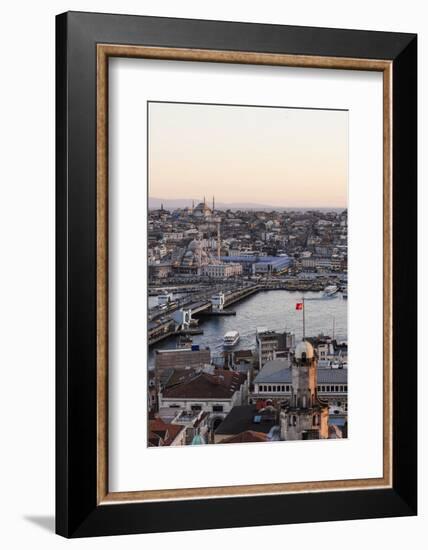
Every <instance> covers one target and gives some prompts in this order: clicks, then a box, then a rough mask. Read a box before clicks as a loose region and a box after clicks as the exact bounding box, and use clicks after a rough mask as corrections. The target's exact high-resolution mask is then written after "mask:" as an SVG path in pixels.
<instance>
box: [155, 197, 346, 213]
mask: <svg viewBox="0 0 428 550" xmlns="http://www.w3.org/2000/svg"><path fill="white" fill-rule="evenodd" d="M201 200H202V199H159V198H156V197H150V198H149V208H150V210H156V209H158V208H160V207H161V205H163V207H164V208H165V210H175V209H177V208H186V207H190V206H192V203H193V202H194V203H195V206H196V205H197V204H198V203H199V202H201ZM207 205H208V206H211V205H212V201H211V200H207ZM215 207H216V208H218V209H219V210H267V211H269V210H277V211H280V210H325V211H330V210H333V211H334V210H344V208H337V207H322V208H319V207H316V206H314V207H311V206H304V207H300V206H272V205H269V204H257V203H253V202H231V203H222V202H216V203H215Z"/></svg>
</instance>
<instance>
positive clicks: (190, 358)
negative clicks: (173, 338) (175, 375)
mask: <svg viewBox="0 0 428 550" xmlns="http://www.w3.org/2000/svg"><path fill="white" fill-rule="evenodd" d="M209 363H211V352H210V350H209V349H200V348H199V346H194V347H193V348H191V349H188V348H178V349H162V350H160V349H158V350H156V352H155V369H156V370H161V369H170V368H175V369H185V368H189V367H193V368H195V367H203V366H204V365H208V364H209Z"/></svg>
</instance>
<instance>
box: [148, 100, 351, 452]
mask: <svg viewBox="0 0 428 550" xmlns="http://www.w3.org/2000/svg"><path fill="white" fill-rule="evenodd" d="M164 106H165V107H166V110H167V114H168V117H169V120H170V115H171V110H170V109H171V105H170V104H155V107H156V109H159V108H160V111H159V113H160V116H159V117H157V116H156V113H157V112H158V111H153V113H152V114H151V116H150V127H149V130H150V129H151V127H152V126H154V128H155V130H156V131H157V132H158V133H159V134H161V132H160V130H163V133H165V132H171V131H172V132H173V130H170V126H171V124H170V122H169V125H168V126H166V125H165V126H164V127H162V124H163V122H162V120H163V119H162V117H165V113H164V111H163V107H164ZM183 107H184V112H185V114H186V116H187V118H186V120H187V121H188V122H187V126H188V127H191V126H192V111H189V109H191V106H189V105H188V104H185V105H184V106H183ZM198 107H199V106H198ZM180 108H181V105H174V109H179V110H180ZM256 109H257V108H256ZM253 111H255V109H254V108H253V109H252V111H251V112H249V113H248V114H247V116H248V118H249V120H250V122H253V119H252V112H253ZM295 111H298V110H294V111H293V116H294V117H295V118H296V122H295V123H298V122H299V114H300V112H295ZM189 113H190V116H189ZM316 114H318V113H317V112H316ZM322 114H323V116H324V115H325V113H324V112H323V113H322ZM327 114H331V115H333V113H327ZM182 115H183V113H181V112H180V114H179V115H176V116H177V117H178V118H179V117H180V116H182ZM216 115H217V113H216ZM304 115H305V116H308V115H307V113H306V112H305V113H304ZM174 116H175V113H174ZM209 116H211V113H210V115H209ZM240 116H242V108H241V113H240ZM257 116H258V117H259V113H257ZM197 117H198V124H200V117H201V111H200V110H198V112H197ZM165 118H166V117H165ZM189 119H190V121H189ZM232 119H233V117H232ZM272 120H273V119H272ZM287 120H288V123H289V124H290V120H289V119H287ZM326 120H330V119H329V118H328V117H327V119H326ZM256 122H257V124H258V125H259V126H260V128H262V129H263V130H265V127H264V126H263V124H265V122H264V121H263V120H262V119H260V118H259V119H257V121H256ZM256 122H254V125H255V126H256ZM330 122H331V124H330V127H334V119H333V118H331V120H330ZM277 123H278V122H277V117H275V122H274V123H273V122H269V120H268V122H266V124H268V125H269V124H277ZM215 124H218V125H219V128H222V129H223V128H224V127H225V126H226V125H230V124H231V122H230V117H229V116H228V118H227V120H226V118H222V116H221V114H219V116H216V122H215ZM317 124H319V123H318V122H317ZM338 127H339V126H338ZM343 127H344V125H343V121H342V119H340V129H339V130H338V135H339V134H340V132H342V129H343ZM257 129H258V127H257V128H256V130H257ZM215 130H216V128H213V126H212V124H211V127H210V135H211V134H212V133H214V134H215V133H216V132H215ZM188 131H189V130H188ZM229 133H230V132H229ZM149 135H150V139H151V143H150V147H151V155H152V156H151V157H150V160H149V162H151V159H152V157H153V158H154V157H155V155H156V154H159V156H160V154H161V153H162V154H166V153H167V152H168V151H163V150H162V147H165V146H166V145H165V143H168V142H169V147H171V143H175V141H174V140H178V137H177V136H174V135H173V136H171V135H169V136H168V137H167V139H165V140H161V141H159V146H158V147H159V151H157V150H156V147H157V145H156V135H155V132H153V134H152V132H149ZM152 135H153V136H154V137H153V139H152ZM182 138H183V134H182V133H181V139H182ZM201 141H202V142H203V140H201ZM207 141H208V143H207ZM177 142H178V141H177ZM207 146H208V147H209V137H207V140H205V143H204V145H203V147H204V149H203V150H202V149H201V151H202V152H201V153H199V154H200V155H205V154H206V153H205V148H206V147H207ZM227 146H229V144H225V147H227ZM177 147H178V146H177ZM238 149H239V147H238ZM192 152H193V154H195V155H196V156H198V147H197V146H192ZM217 153H218V151H217ZM246 153H247V151H241V154H242V155H244V154H246ZM219 154H220V156H221V152H220V153H219ZM179 162H180V161H179ZM183 162H184V161H183ZM224 162H227V161H224ZM247 162H248V161H247ZM155 165H156V163H155V162H153V163H152V166H151V168H150V178H149V204H148V246H147V261H148V329H147V330H148V333H147V338H148V349H149V354H148V356H149V361H148V388H147V396H148V397H147V398H148V426H147V445H148V446H149V447H156V448H159V447H165V446H182V445H209V444H229V443H257V442H279V441H295V440H313V439H344V438H346V437H347V436H348V341H347V340H348V338H347V298H348V286H347V259H348V235H347V205H346V199H345V200H344V201H342V202H343V203H344V204H342V205H341V206H340V205H338V204H337V203H335V205H334V206H331V207H328V206H325V205H324V204H323V205H320V204H319V202H320V201H319V200H318V201H317V200H314V199H313V200H314V205H313V206H311V207H308V206H289V205H288V204H287V201H286V200H285V199H282V198H281V197H278V200H275V204H271V200H270V196H269V191H268V190H267V192H266V194H265V197H266V201H263V202H260V199H259V197H258V196H257V195H256V194H255V193H251V184H249V192H248V193H247V194H244V195H242V196H237V197H233V196H232V195H230V194H228V193H226V192H225V191H224V190H222V188H221V186H220V185H219V186H217V187H218V188H219V190H220V192H221V194H220V196H219V197H217V196H216V194H215V193H212V194H211V195H210V196H209V197H208V196H207V195H208V192H207V195H206V196H198V195H194V196H195V197H196V198H185V197H184V196H180V192H182V191H183V190H182V189H180V188H179V187H178V188H177V186H176V185H171V192H169V193H168V194H163V193H164V192H165V187H164V184H158V183H157V180H156V177H155V176H154V175H153V174H154V172H153V171H154V170H155V168H154V166H155ZM193 165H195V166H198V165H200V166H201V165H202V163H198V162H195V163H194V164H193V163H192V166H193ZM186 166H187V167H188V163H187V164H186ZM178 168H180V165H179V164H178ZM161 171H162V169H161V168H159V170H158V171H157V172H156V175H159V173H160V172H161ZM330 173H331V172H330ZM192 176H193V177H194V179H195V184H194V186H193V187H192V189H194V190H195V192H198V191H199V192H200V190H201V187H203V186H202V184H201V183H200V182H199V177H200V173H199V168H195V172H194V174H192V173H191V170H189V169H187V177H188V178H189V180H191V179H192ZM168 177H169V176H168ZM320 179H321V180H322V174H321V175H320ZM341 181H342V187H344V188H345V195H344V196H345V197H346V187H347V180H346V177H341ZM265 185H266V186H268V184H265ZM272 185H273V186H274V184H272ZM315 185H316V183H314V186H315ZM276 189H278V188H276ZM210 190H211V192H212V190H213V186H211V189H210ZM326 192H327V191H326ZM160 193H162V195H161V194H160ZM281 193H283V194H284V196H287V185H282V186H281ZM305 193H306V194H308V193H309V194H310V193H311V187H310V186H307V188H306V189H305V190H304V192H302V194H301V197H300V201H299V202H300V204H304V203H305V202H307V201H308V200H310V198H309V199H308V197H307V196H306V195H305ZM313 196H314V197H315V196H319V192H318V190H316V192H314V193H313ZM162 197H163V198H162ZM332 202H333V201H332Z"/></svg>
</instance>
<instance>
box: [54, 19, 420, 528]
mask: <svg viewBox="0 0 428 550" xmlns="http://www.w3.org/2000/svg"><path fill="white" fill-rule="evenodd" d="M56 24H57V34H56V36H57V43H56V49H57V61H56V69H57V82H56V86H57V89H56V91H57V104H56V115H57V142H56V144H57V149H56V158H57V227H56V237H57V276H56V283H57V371H56V377H57V378H56V380H57V382H56V392H57V410H56V426H57V428H56V440H57V444H56V445H57V455H56V461H57V470H56V472H57V473H56V476H57V483H56V486H57V494H56V503H57V504H56V506H57V509H56V517H57V532H58V534H60V535H63V536H65V537H84V536H97V535H113V534H126V533H146V532H161V531H179V530H189V529H209V528H220V527H239V526H253V525H269V524H285V523H301V522H318V521H333V520H344V519H360V518H374V517H394V516H405V515H414V514H416V510H417V474H416V471H417V467H416V466H417V465H416V458H417V440H416V434H417V429H416V428H417V415H416V411H417V403H416V397H417V380H416V367H417V364H416V361H417V352H416V310H417V298H416V210H417V209H416V205H417V203H416V200H417V197H416V179H417V174H416V150H417V148H416V137H417V135H416V134H417V133H416V89H417V86H416V84H417V81H416V67H417V63H416V61H417V57H416V56H417V38H416V35H414V34H404V33H385V32H374V31H356V30H341V29H325V28H309V27H288V26H277V25H259V24H247V23H234V22H218V21H200V20H184V19H169V18H156V17H140V16H123V15H120V16H119V15H109V14H94V13H77V12H69V13H65V14H61V15H59V16H57V22H56Z"/></svg>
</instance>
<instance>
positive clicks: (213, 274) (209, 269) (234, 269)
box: [202, 262, 242, 279]
mask: <svg viewBox="0 0 428 550" xmlns="http://www.w3.org/2000/svg"><path fill="white" fill-rule="evenodd" d="M202 274H203V275H207V276H208V277H210V278H212V279H228V278H229V277H239V276H240V275H242V265H241V264H239V263H225V262H222V263H218V264H215V263H212V264H208V265H206V266H204V267H203V269H202Z"/></svg>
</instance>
